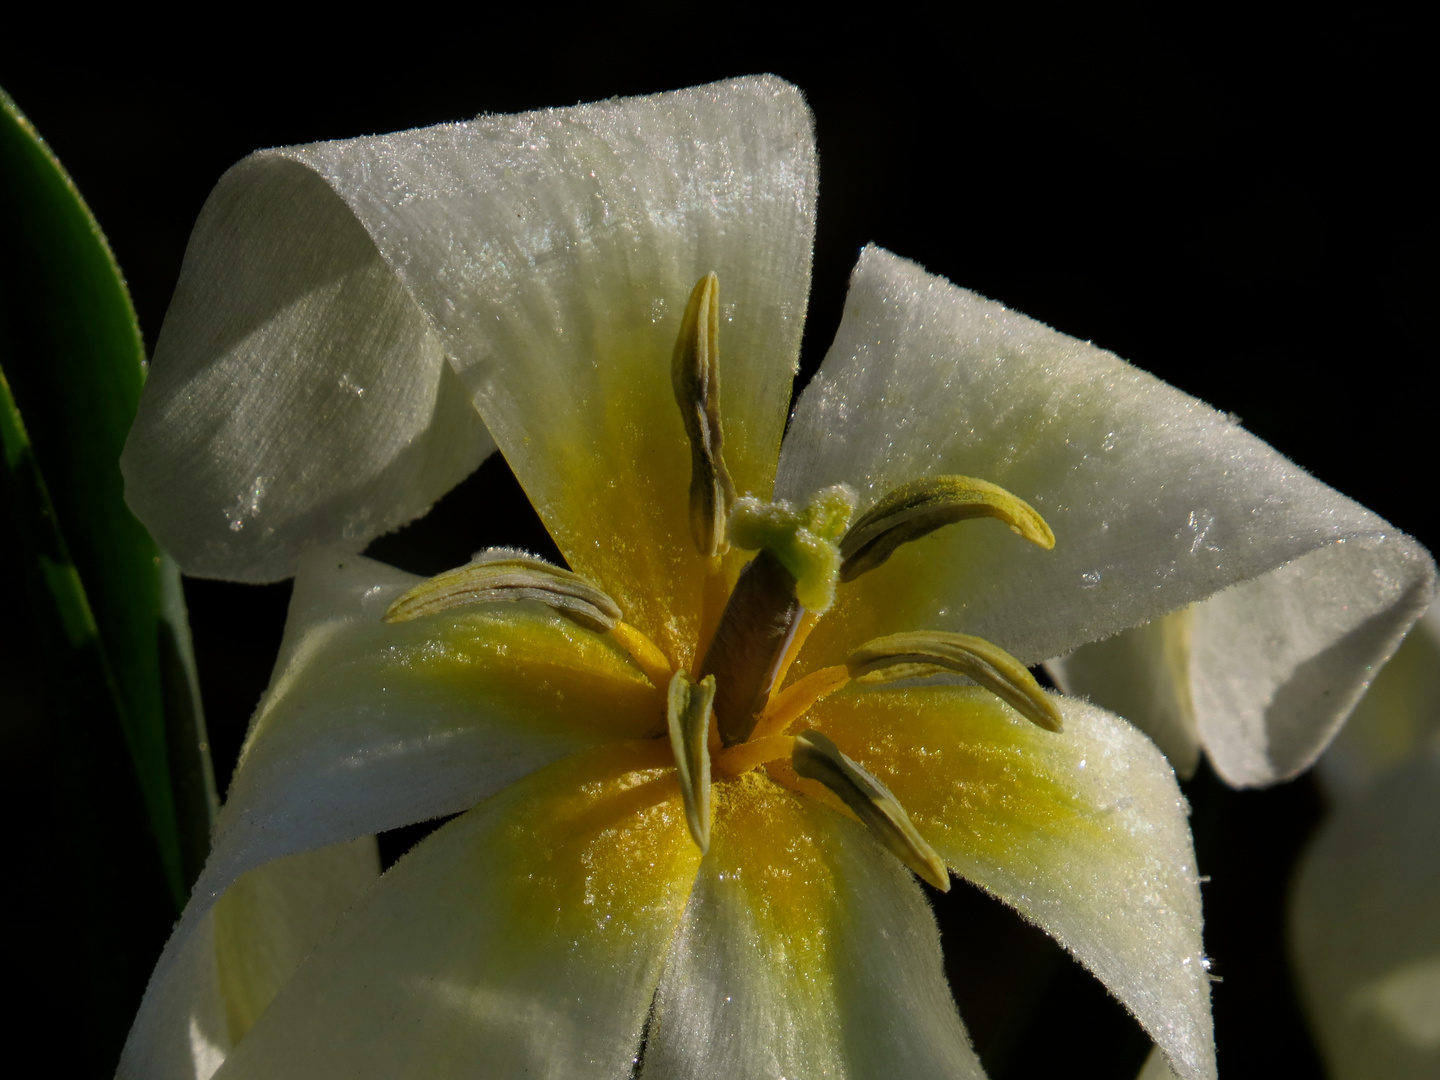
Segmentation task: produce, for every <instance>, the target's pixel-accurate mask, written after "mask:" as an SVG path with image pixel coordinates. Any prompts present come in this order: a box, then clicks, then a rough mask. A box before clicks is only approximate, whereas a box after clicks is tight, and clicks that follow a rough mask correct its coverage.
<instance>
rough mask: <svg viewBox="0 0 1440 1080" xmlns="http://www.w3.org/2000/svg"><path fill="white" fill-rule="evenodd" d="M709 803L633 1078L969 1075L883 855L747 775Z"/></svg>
mask: <svg viewBox="0 0 1440 1080" xmlns="http://www.w3.org/2000/svg"><path fill="white" fill-rule="evenodd" d="M715 796H716V800H717V803H716V808H715V826H714V831H713V832H712V835H711V845H710V852H709V854H708V855H707V856H706V858H705V860H704V862H703V863H702V864H701V870H700V875H699V878H698V879H697V881H696V883H695V888H694V891H693V893H692V894H691V897H690V903H689V905H688V906H687V907H686V909H685V917H684V920H683V921H682V923H681V926H680V931H679V934H678V935H677V936H676V939H675V944H674V946H673V947H672V948H671V950H670V956H669V959H668V960H667V961H666V966H665V974H664V975H663V977H662V978H661V980H660V987H659V989H658V990H657V991H656V995H655V1013H654V1017H653V1019H652V1021H651V1027H650V1036H649V1041H648V1043H647V1046H646V1049H645V1058H644V1068H643V1069H642V1071H641V1076H642V1077H643V1078H644V1080H677V1078H681V1077H683V1078H685V1080H707V1078H714V1080H730V1078H732V1077H780V1076H790V1077H802V1076H830V1077H836V1078H837V1080H838V1078H848V1080H861V1078H870V1077H873V1078H875V1080H888V1078H890V1077H901V1076H903V1077H936V1078H940V1077H973V1078H980V1077H983V1076H984V1075H985V1074H984V1071H983V1070H982V1069H981V1067H980V1062H979V1061H978V1059H977V1058H976V1057H975V1054H974V1051H972V1050H971V1048H970V1044H969V1041H968V1040H967V1039H966V1037H965V1031H964V1028H963V1026H962V1025H961V1022H960V1017H959V1014H958V1013H957V1012H956V1011H955V1005H954V1002H953V999H952V998H951V995H950V990H949V987H948V986H947V985H946V983H945V975H944V972H943V970H942V966H941V955H940V940H939V935H938V934H937V933H936V931H935V920H934V918H933V916H932V915H931V914H930V909H929V905H927V904H926V902H925V898H924V896H923V895H922V894H921V892H920V889H919V887H918V886H917V885H916V884H915V882H914V880H913V879H912V878H911V877H910V875H909V873H908V872H906V871H905V870H904V869H903V868H902V867H901V866H900V864H899V863H898V862H897V861H896V860H895V858H894V857H893V856H891V855H889V854H888V853H886V852H885V851H884V850H883V849H882V848H881V847H880V845H879V844H877V843H876V842H875V841H874V840H873V839H872V838H871V837H870V835H869V834H868V833H866V832H865V831H864V829H863V828H862V827H861V826H859V825H856V824H855V823H854V822H852V821H849V820H847V819H845V818H843V817H841V816H840V815H838V814H836V813H834V812H833V811H831V810H828V809H826V808H825V807H822V806H820V805H818V804H817V803H815V802H813V801H812V800H809V799H803V798H799V797H797V796H795V795H793V794H791V793H789V792H786V791H783V790H781V789H780V788H778V787H776V786H775V785H773V784H772V783H770V781H768V780H765V779H762V778H760V777H758V776H755V775H753V774H752V775H750V776H748V777H745V778H742V780H741V781H739V782H738V783H735V784H723V785H718V786H717V787H716V788H715Z"/></svg>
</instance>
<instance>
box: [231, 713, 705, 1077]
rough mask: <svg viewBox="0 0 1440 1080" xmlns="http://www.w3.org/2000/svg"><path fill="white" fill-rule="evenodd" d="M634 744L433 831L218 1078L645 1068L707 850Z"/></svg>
mask: <svg viewBox="0 0 1440 1080" xmlns="http://www.w3.org/2000/svg"><path fill="white" fill-rule="evenodd" d="M652 745H653V741H652ZM647 749H649V748H648V747H647ZM662 749H663V747H662ZM627 755H628V756H629V757H631V758H633V757H634V756H635V753H634V750H633V744H631V745H629V746H622V747H619V748H611V747H607V748H604V749H603V750H600V751H597V752H589V753H586V754H580V755H576V756H574V757H571V758H567V759H566V760H565V761H562V762H558V763H556V764H555V765H553V766H551V767H549V768H547V769H545V770H544V771H542V772H540V773H537V774H534V775H532V776H530V777H527V778H526V779H524V780H522V781H520V782H518V783H516V784H514V785H512V786H511V787H509V788H507V789H506V790H505V791H504V792H502V793H501V794H499V795H497V796H495V797H494V798H492V799H490V800H488V801H487V802H485V803H484V804H482V805H481V806H479V807H477V808H475V809H474V810H472V811H470V812H469V813H467V814H465V815H464V816H462V817H460V818H457V819H456V820H455V821H452V822H450V823H449V824H447V825H445V826H444V827H443V828H441V829H440V830H438V831H437V832H436V833H434V834H433V835H432V836H431V837H429V838H428V839H427V840H425V841H424V842H423V843H422V844H420V845H419V846H418V847H417V848H416V849H415V850H414V851H412V852H411V853H410V854H408V855H407V856H405V858H403V859H402V860H401V861H400V862H399V863H398V864H396V866H395V867H393V868H392V869H391V870H390V871H389V872H388V873H387V874H386V875H385V876H384V877H383V878H382V879H381V881H380V884H379V885H378V886H376V887H375V888H374V889H373V890H372V891H371V892H370V893H369V894H368V895H367V896H366V898H365V900H364V901H363V902H362V903H361V904H360V905H359V906H357V907H356V908H355V909H354V911H352V913H351V914H350V915H349V916H348V917H347V918H346V919H345V920H344V921H343V922H342V923H341V924H340V926H339V927H338V928H337V929H336V931H335V933H334V934H332V935H331V937H329V938H328V939H327V940H326V941H325V943H324V944H323V945H322V946H321V947H320V949H319V950H318V951H317V952H316V953H315V954H314V956H312V957H311V959H310V960H309V961H308V962H307V963H306V964H305V965H304V966H303V967H302V968H301V969H300V971H299V972H298V973H297V974H296V976H295V977H294V978H293V979H292V980H291V981H290V983H289V984H287V986H286V987H285V989H284V990H282V991H281V992H280V995H279V996H278V997H277V998H276V999H275V1001H274V1002H273V1003H272V1005H271V1007H270V1008H269V1009H268V1010H267V1011H266V1012H265V1014H264V1015H263V1016H261V1017H260V1020H259V1021H258V1022H257V1023H256V1024H255V1026H254V1027H253V1028H252V1029H251V1030H250V1033H249V1035H248V1036H247V1037H246V1038H245V1040H244V1041H243V1042H242V1043H240V1045H239V1046H238V1047H237V1048H236V1050H235V1051H234V1052H233V1053H232V1054H231V1056H230V1057H229V1058H228V1059H227V1060H226V1062H225V1066H224V1068H223V1069H222V1070H221V1071H220V1073H219V1074H218V1078H217V1080H239V1078H251V1077H253V1078H257V1080H284V1078H286V1077H295V1078H305V1080H325V1078H327V1077H345V1078H346V1080H354V1078H362V1077H374V1078H376V1080H391V1078H394V1077H425V1078H426V1080H446V1078H449V1077H473V1076H475V1075H477V1072H478V1073H479V1074H480V1075H485V1076H495V1077H520V1076H524V1077H535V1078H546V1077H549V1078H554V1080H561V1078H564V1080H584V1078H587V1077H593V1078H596V1080H600V1078H603V1080H616V1078H621V1077H624V1076H627V1075H629V1070H630V1066H631V1062H632V1060H633V1058H634V1055H635V1053H636V1051H637V1050H638V1048H639V1045H640V1035H641V1030H642V1027H643V1025H644V1023H645V1017H646V1014H647V1012H648V1010H649V1008H650V1002H651V999H652V996H653V994H654V990H655V983H656V981H657V980H658V978H659V975H660V966H661V964H662V963H663V962H664V955H665V948H666V945H667V944H668V943H669V941H670V940H671V938H672V937H673V936H674V933H675V927H676V925H677V923H678V922H679V919H680V915H681V912H682V910H683V909H684V906H685V898H686V896H687V895H688V893H689V890H690V884H691V882H692V881H693V879H694V874H695V868H696V864H697V863H698V861H699V852H698V851H696V850H695V846H694V844H693V843H692V842H691V840H690V836H689V833H688V832H687V831H686V827H685V812H684V809H683V807H682V806H681V803H680V795H679V790H678V788H677V787H676V785H675V781H674V774H673V772H671V771H670V770H668V769H645V768H642V769H641V770H640V771H631V768H630V766H629V765H627V764H626V761H627ZM651 756H652V757H653V755H651Z"/></svg>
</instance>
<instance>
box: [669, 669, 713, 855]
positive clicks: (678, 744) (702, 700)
mask: <svg viewBox="0 0 1440 1080" xmlns="http://www.w3.org/2000/svg"><path fill="white" fill-rule="evenodd" d="M714 701H715V676H714V675H707V676H705V678H703V679H701V680H700V681H699V682H698V683H692V682H691V681H690V677H689V676H688V675H687V674H686V673H685V672H684V671H683V670H682V671H677V672H676V673H675V675H674V677H673V678H672V679H671V680H670V686H669V688H668V692H667V694H666V702H665V706H666V707H665V722H666V727H667V728H668V729H669V732H670V750H671V752H672V753H673V754H674V756H675V772H676V776H677V779H678V780H679V781H680V796H681V798H682V799H683V801H684V803H685V823H686V824H687V825H688V826H689V827H690V835H691V837H692V838H694V840H695V844H696V846H697V847H699V848H700V853H701V854H702V855H703V854H705V852H707V851H709V850H710V750H709V748H708V746H707V745H706V744H707V736H708V735H709V732H710V707H711V705H712V704H713V703H714Z"/></svg>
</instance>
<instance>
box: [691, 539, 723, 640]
mask: <svg viewBox="0 0 1440 1080" xmlns="http://www.w3.org/2000/svg"><path fill="white" fill-rule="evenodd" d="M706 563H707V565H706V567H705V584H704V586H703V588H702V591H701V594H700V630H699V632H698V633H697V634H696V637H695V655H696V656H704V655H705V651H706V650H707V649H709V648H710V642H711V641H712V640H713V639H714V637H715V628H716V627H717V626H719V625H720V616H721V615H723V614H724V613H725V603H726V601H727V600H729V599H730V582H729V580H728V579H727V577H726V574H725V560H724V559H722V558H721V557H720V556H718V555H713V556H711V557H710V558H709V559H707V560H706Z"/></svg>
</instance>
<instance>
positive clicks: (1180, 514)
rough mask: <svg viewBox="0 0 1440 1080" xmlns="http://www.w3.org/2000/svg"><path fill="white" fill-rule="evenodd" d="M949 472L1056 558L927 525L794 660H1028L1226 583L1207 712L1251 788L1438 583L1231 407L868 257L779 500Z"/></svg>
mask: <svg viewBox="0 0 1440 1080" xmlns="http://www.w3.org/2000/svg"><path fill="white" fill-rule="evenodd" d="M939 473H959V474H963V475H966V476H975V477H980V478H982V479H985V480H988V481H991V482H992V483H996V484H999V485H1001V486H1002V487H1004V488H1005V489H1006V490H1008V491H1010V492H1012V493H1013V494H1015V495H1016V496H1017V497H1018V498H1021V499H1024V500H1025V501H1027V502H1029V503H1030V504H1032V505H1033V506H1034V507H1035V509H1036V510H1037V511H1039V513H1040V514H1041V515H1043V516H1044V518H1045V520H1046V521H1047V522H1049V523H1050V525H1051V526H1052V527H1053V529H1054V532H1055V538H1056V542H1055V550H1054V551H1048V552H1047V551H1042V550H1040V549H1038V548H1036V547H1034V546H1033V545H1031V544H1027V543H1024V542H1022V541H1021V540H1019V539H1018V538H1016V537H1015V536H1013V535H1012V534H1011V533H1010V532H1009V531H1007V530H1006V529H1004V528H1003V527H1001V526H1000V525H998V524H996V523H992V522H972V523H967V524H964V525H957V526H952V527H949V528H946V529H942V530H940V531H938V532H936V533H932V534H931V535H930V536H928V537H925V538H924V539H922V540H919V541H916V542H915V543H913V544H909V545H906V546H905V547H904V548H902V549H900V550H899V551H898V552H896V554H895V555H894V556H893V557H892V558H891V559H890V560H889V562H887V563H886V564H885V565H884V566H882V567H880V568H879V569H877V570H875V571H873V572H871V573H869V574H866V575H865V576H863V577H861V578H859V579H857V580H856V581H854V582H852V583H850V584H848V585H843V586H841V588H840V590H839V596H838V599H837V602H836V607H835V609H834V610H833V611H832V612H831V613H830V614H828V615H827V616H826V618H825V620H824V622H822V623H821V624H820V626H819V627H818V628H817V629H816V631H815V633H814V634H813V635H812V637H811V639H810V641H809V643H808V644H807V647H806V650H805V653H804V654H803V655H802V657H801V662H802V663H803V664H804V665H806V667H807V668H809V667H817V666H825V665H828V664H833V663H835V662H836V661H837V659H838V658H839V657H841V656H843V655H844V653H845V650H847V649H849V648H851V647H853V646H854V644H855V643H856V642H858V641H863V640H865V639H866V638H868V637H872V636H875V635H877V634H882V633H894V632H897V631H904V630H958V631H960V632H963V633H967V634H976V635H979V636H981V637H984V638H987V639H989V640H991V641H994V642H995V643H996V644H998V645H1000V646H1001V647H1002V648H1005V649H1007V650H1009V651H1010V652H1012V653H1014V654H1015V655H1016V656H1018V657H1019V658H1020V659H1021V660H1023V661H1025V662H1026V663H1035V662H1038V661H1041V660H1045V659H1048V658H1050V657H1053V656H1057V655H1059V654H1061V653H1064V652H1068V651H1069V650H1071V649H1073V648H1075V647H1077V646H1078V645H1081V644H1084V643H1087V642H1090V641H1097V640H1100V639H1102V638H1105V637H1108V636H1110V635H1111V634H1114V633H1116V632H1118V631H1120V630H1124V629H1126V628H1128V627H1131V626H1135V625H1137V624H1139V623H1141V622H1145V621H1148V620H1150V619H1153V618H1156V617H1157V616H1160V615H1163V614H1165V613H1166V612H1169V611H1173V610H1175V609H1177V608H1180V607H1183V606H1185V605H1186V604H1189V603H1192V602H1194V601H1197V600H1205V598H1206V597H1210V598H1211V599H1209V600H1208V601H1206V602H1205V603H1202V604H1200V605H1199V606H1198V607H1197V608H1196V611H1195V624H1194V641H1193V650H1194V651H1193V664H1194V669H1193V674H1192V684H1193V691H1194V704H1195V710H1196V715H1197V720H1198V723H1199V727H1200V731H1201V735H1202V738H1203V740H1204V741H1205V744H1206V746H1207V748H1209V750H1210V752H1211V753H1212V755H1213V757H1214V759H1215V762H1216V766H1217V768H1218V769H1219V770H1220V771H1221V773H1222V774H1223V775H1224V776H1225V777H1226V778H1227V779H1228V780H1230V781H1231V782H1233V783H1237V784H1256V783H1264V782H1268V781H1271V780H1274V779H1275V778H1277V777H1280V776H1285V775H1289V774H1291V773H1294V772H1295V771H1297V770H1299V769H1301V768H1304V767H1305V766H1306V765H1308V764H1309V763H1310V762H1311V761H1313V760H1314V758H1315V756H1316V755H1317V754H1318V753H1319V751H1320V749H1321V748H1322V747H1323V746H1324V744H1325V742H1326V741H1327V740H1328V739H1329V737H1330V736H1331V735H1332V734H1333V733H1334V729H1335V728H1336V727H1337V726H1338V724H1339V723H1340V722H1341V721H1342V720H1343V718H1344V716H1345V715H1346V714H1347V713H1348V712H1349V710H1350V709H1351V707H1352V706H1353V705H1354V703H1355V700H1356V699H1357V698H1358V696H1359V695H1360V693H1361V692H1362V690H1363V688H1364V685H1365V681H1366V679H1367V678H1368V677H1369V674H1370V672H1371V670H1372V669H1373V667H1374V666H1375V665H1377V664H1379V663H1381V662H1383V661H1384V659H1385V658H1386V657H1387V656H1389V655H1390V653H1391V652H1393V651H1394V649H1395V647H1396V646H1397V645H1398V643H1399V640H1400V638H1401V637H1402V636H1403V635H1404V632H1405V630H1406V629H1407V628H1408V626H1409V625H1410V623H1411V622H1413V621H1414V619H1415V618H1416V617H1417V616H1418V615H1419V613H1420V612H1421V611H1422V610H1423V609H1424V608H1425V606H1426V604H1428V602H1429V597H1430V595H1431V593H1432V591H1433V588H1434V565H1433V563H1432V562H1431V561H1430V558H1429V556H1428V555H1427V554H1426V552H1425V551H1424V550H1423V549H1422V548H1420V547H1419V545H1417V544H1415V543H1414V541H1412V540H1410V539H1409V538H1408V537H1406V536H1404V535H1403V534H1401V533H1399V532H1398V531H1396V530H1395V529H1394V528H1392V527H1391V526H1390V525H1388V524H1387V523H1386V522H1384V521H1382V520H1381V519H1380V518H1378V517H1376V516H1375V515H1374V514H1371V513H1370V512H1369V511H1367V510H1365V509H1364V508H1363V507H1360V506H1358V505H1357V504H1355V503H1353V502H1351V501H1350V500H1348V499H1346V498H1344V497H1343V496H1341V495H1338V494H1337V493H1335V492H1334V491H1332V490H1330V489H1329V488H1327V487H1325V486H1324V485H1323V484H1320V483H1318V482H1317V481H1316V480H1314V479H1313V478H1312V477H1310V476H1309V475H1307V474H1306V473H1305V472H1304V471H1303V470H1301V469H1299V468H1297V467H1296V466H1294V465H1293V464H1291V463H1290V462H1288V461H1286V460H1285V459H1284V458H1282V457H1281V456H1280V455H1278V454H1276V453H1275V452H1274V451H1273V450H1271V449H1270V448H1269V447H1267V446H1266V445H1265V444H1264V443H1262V442H1261V441H1260V440H1258V439H1256V438H1255V437H1254V436H1252V435H1250V434H1248V433H1247V432H1245V431H1244V430H1242V429H1241V428H1240V427H1239V426H1238V425H1237V424H1236V423H1235V422H1234V421H1233V420H1231V419H1228V418H1227V417H1225V416H1223V415H1222V414H1220V413H1217V412H1215V411H1214V410H1213V409H1210V408H1208V407H1207V406H1205V405H1203V404H1202V403H1200V402H1198V401H1196V400H1195V399H1194V398H1191V397H1189V396H1188V395H1186V394H1183V393H1181V392H1180V391H1178V390H1175V389H1174V388H1172V387H1169V386H1167V385H1165V384H1164V383H1162V382H1160V381H1159V380H1158V379H1155V378H1153V377H1152V376H1150V375H1147V374H1145V373H1144V372H1142V371H1139V370H1137V369H1135V368H1133V367H1131V366H1129V365H1128V364H1126V363H1124V362H1123V361H1121V360H1120V359H1118V358H1117V357H1115V356H1114V355H1112V354H1111V353H1108V352H1105V351H1104V350H1102V349H1099V348H1096V347H1095V346H1094V345H1091V344H1089V343H1086V342H1081V341H1076V340H1075V339H1073V338H1069V337H1066V336H1065V335H1063V334H1059V333H1056V332H1055V331H1053V330H1051V329H1049V328H1048V327H1045V326H1043V325H1041V324H1040V323H1037V322H1035V321H1034V320H1032V319H1028V318H1026V317H1025V316H1023V315H1019V314H1017V313H1015V312H1012V311H1009V310H1007V309H1006V308H1004V307H1002V306H1001V305H999V304H996V303H992V302H990V301H987V300H984V299H982V298H981V297H978V296H976V295H975V294H973V293H970V292H967V291H965V290H963V289H958V288H956V287H954V286H952V285H950V284H949V283H948V282H946V281H944V280H942V279H940V278H937V277H934V276H932V275H930V274H927V273H925V272H924V271H923V270H922V269H921V268H920V267H918V266H916V265H915V264H913V263H910V262H906V261H904V260H902V259H898V258H896V257H895V256H893V255H890V254H889V253H887V252H884V251H881V250H879V249H878V248H868V249H866V251H865V252H864V254H863V255H862V256H861V259H860V263H859V265H858V266H857V267H856V270H855V274H854V277H853V278H852V280H851V287H850V295H849V298H848V300H847V302H846V307H845V317H844V320H843V322H842V324H841V327H840V330H839V333H838V335H837V337H836V340H835V344H834V346H832V348H831V350H830V353H829V355H828V356H827V357H826V360H825V363H824V365H823V366H822V367H821V369H820V372H819V373H818V374H817V376H816V377H815V379H814V381H813V382H812V383H811V384H810V386H809V387H808V388H807V389H806V391H805V394H804V395H803V396H802V398H801V399H800V402H799V404H798V406H797V408H796V411H795V419H794V422H793V424H792V425H791V430H790V435H789V437H788V438H787V439H786V441H785V447H784V452H783V455H782V461H781V465H780V470H779V473H778V476H777V481H776V490H777V494H778V495H780V496H783V497H785V498H789V499H791V500H796V499H803V498H805V497H806V495H808V493H810V492H812V491H815V490H818V489H819V488H822V487H824V486H826V485H829V484H834V483H842V482H843V483H848V484H850V485H851V486H852V487H854V488H855V489H856V490H857V491H858V492H859V493H860V500H861V501H860V507H859V509H860V511H861V512H863V511H864V510H865V509H866V507H868V506H869V505H872V504H873V503H875V502H876V501H878V500H879V499H880V498H882V497H883V496H884V495H886V494H887V493H888V492H889V491H891V490H893V489H894V488H895V487H897V486H899V485H900V484H901V483H904V482H906V481H909V480H913V479H915V478H916V477H919V476H926V475H933V474H939ZM1231 586H1234V587H1233V588H1227V587H1231ZM1221 590H1226V591H1221Z"/></svg>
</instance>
